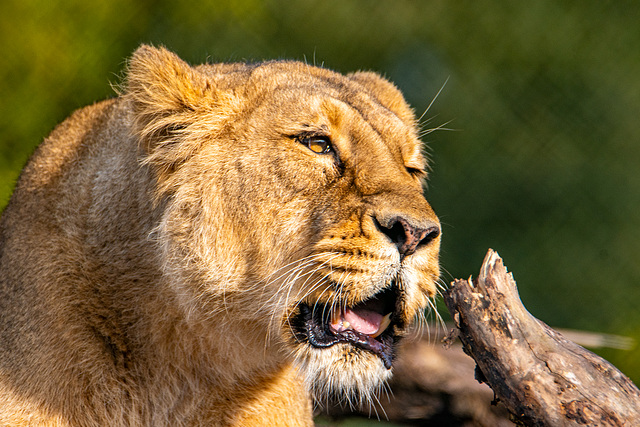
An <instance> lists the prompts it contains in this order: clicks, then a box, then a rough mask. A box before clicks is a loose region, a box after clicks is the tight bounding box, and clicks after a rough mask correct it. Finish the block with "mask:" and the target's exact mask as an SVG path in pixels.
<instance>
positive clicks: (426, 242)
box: [0, 46, 440, 426]
mask: <svg viewBox="0 0 640 427" xmlns="http://www.w3.org/2000/svg"><path fill="white" fill-rule="evenodd" d="M420 149H421V144H420V142H419V140H418V136H417V130H416V120H415V118H414V115H413V113H412V111H411V110H410V108H409V107H408V106H407V104H406V103H405V101H404V100H403V98H402V96H401V94H400V93H399V91H398V90H397V89H396V88H395V87H394V86H393V85H392V84H391V83H389V82H388V81H386V80H384V79H382V78H381V77H379V76H377V75H375V74H373V73H368V72H360V73H355V74H351V75H348V76H343V75H340V74H337V73H335V72H332V71H328V70H326V69H322V68H316V67H313V66H309V65H307V64H304V63H299V62H287V61H275V62H265V63H261V64H214V65H202V66H198V67H191V66H189V65H187V64H186V63H185V62H183V61H182V60H180V59H179V58H178V57H177V56H175V55H174V54H173V53H170V52H169V51H167V50H165V49H163V48H160V49H158V48H154V47H149V46H142V47H140V48H139V49H138V50H137V51H136V52H135V53H134V55H133V57H132V59H131V60H130V62H129V64H128V69H127V75H126V79H125V82H124V84H123V87H122V89H121V93H120V95H119V96H118V97H117V98H115V99H111V100H107V101H104V102H100V103H97V104H95V105H92V106H89V107H86V108H83V109H81V110H79V111H77V112H75V113H74V114H73V115H72V116H71V117H70V118H68V119H67V120H66V121H65V122H63V123H62V124H61V125H59V126H58V127H57V128H56V129H55V130H54V131H53V133H52V134H51V135H50V136H49V137H48V138H47V139H46V140H45V141H44V143H43V144H42V145H41V146H40V147H39V148H38V150H37V151H36V152H35V154H34V155H33V157H32V158H31V160H30V161H29V163H28V164H27V166H26V167H25V169H24V171H23V172H22V175H21V176H20V179H19V181H18V183H17V186H16V189H15V192H14V194H13V197H12V198H11V201H10V202H9V205H8V207H7V208H6V210H5V212H4V214H3V217H2V220H1V222H0V248H1V249H0V251H1V255H0V280H1V282H0V313H1V314H0V423H1V424H2V425H11V426H21V425H24V426H26V425H28V426H140V425H145V426H179V425H193V426H204V425H265V426H267V425H269V426H272V425H310V424H312V423H313V421H312V405H311V399H310V397H309V394H310V393H309V392H310V391H311V392H315V393H316V394H318V395H319V397H320V398H322V399H324V397H325V396H328V395H332V396H335V397H337V398H338V399H343V401H346V400H350V401H352V402H355V401H359V400H366V399H367V398H368V397H369V395H370V393H371V392H373V391H375V390H376V389H377V388H379V387H380V386H381V385H383V384H384V382H385V381H386V380H387V379H388V378H389V377H390V375H391V368H392V366H393V360H394V355H395V348H396V345H397V343H398V340H399V339H400V338H401V337H402V336H403V334H404V333H405V331H406V330H407V328H408V327H409V326H410V325H411V324H412V323H413V322H414V321H415V319H416V318H418V317H420V316H421V315H422V313H423V310H424V309H425V307H427V305H428V304H429V303H430V300H429V298H431V297H432V296H433V295H434V294H435V291H436V280H437V278H438V273H439V268H438V248H439V242H440V226H439V222H438V219H437V218H436V216H435V214H434V213H433V211H432V209H431V207H430V206H429V204H428V203H427V202H426V200H425V199H424V197H423V187H422V186H423V180H424V178H425V159H424V157H423V156H422V155H421V150H420Z"/></svg>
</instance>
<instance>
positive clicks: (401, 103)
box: [348, 71, 416, 127]
mask: <svg viewBox="0 0 640 427" xmlns="http://www.w3.org/2000/svg"><path fill="white" fill-rule="evenodd" d="M348 77H350V78H351V79H352V80H355V81H356V82H358V83H360V84H361V85H362V86H364V87H365V88H366V89H368V90H369V92H370V93H371V95H373V96H374V97H375V98H376V99H378V101H379V102H380V104H382V105H383V106H385V107H386V108H388V109H389V110H391V111H392V112H394V113H395V114H396V115H397V116H398V117H399V118H400V120H402V121H403V122H404V123H405V124H406V125H407V126H409V127H415V125H416V116H415V114H414V113H413V110H412V109H411V107H409V104H407V102H406V101H405V99H404V97H403V96H402V93H401V92H400V90H398V88H397V87H396V86H395V85H394V84H393V83H391V82H390V81H389V80H387V79H385V78H383V77H381V76H380V75H378V74H376V73H373V72H371V71H358V72H356V73H351V74H349V75H348Z"/></svg>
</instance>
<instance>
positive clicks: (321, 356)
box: [295, 343, 391, 407]
mask: <svg viewBox="0 0 640 427" xmlns="http://www.w3.org/2000/svg"><path fill="white" fill-rule="evenodd" d="M295 359H296V362H297V365H298V367H299V370H300V372H301V373H302V375H303V376H304V377H305V382H306V384H307V387H308V388H309V390H310V392H311V393H312V394H313V396H314V398H315V399H316V401H318V402H319V403H324V402H327V401H329V400H331V401H335V402H337V403H339V404H341V405H349V406H351V407H362V406H365V405H368V404H372V403H373V402H374V401H375V400H376V398H375V397H374V395H375V394H377V393H378V392H379V391H380V390H381V389H382V387H384V385H385V384H386V382H387V381H388V380H389V379H390V378H391V370H389V369H386V368H385V367H384V364H383V362H382V360H380V358H379V357H377V356H375V355H374V354H371V353H370V352H368V351H365V350H362V349H358V348H355V347H353V346H351V345H350V344H345V343H340V344H335V345H333V346H331V347H329V348H324V349H321V348H314V347H311V346H310V345H308V344H303V345H300V347H299V348H298V349H297V350H296V352H295Z"/></svg>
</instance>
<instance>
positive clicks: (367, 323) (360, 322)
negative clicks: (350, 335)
mask: <svg viewBox="0 0 640 427" xmlns="http://www.w3.org/2000/svg"><path fill="white" fill-rule="evenodd" d="M344 320H346V321H347V322H349V324H350V325H351V329H353V330H354V331H357V332H360V333H361V334H367V335H373V334H375V333H376V332H378V329H380V322H381V321H382V314H380V313H377V312H375V311H370V310H365V309H363V308H361V309H356V310H352V309H350V308H347V309H346V310H345V312H344Z"/></svg>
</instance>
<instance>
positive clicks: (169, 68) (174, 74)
mask: <svg viewBox="0 0 640 427" xmlns="http://www.w3.org/2000/svg"><path fill="white" fill-rule="evenodd" d="M124 97H126V98H128V99H129V101H130V102H131V107H132V109H133V116H134V123H133V125H134V133H136V134H137V135H138V136H139V138H140V142H141V144H142V146H143V148H144V149H146V151H147V153H149V154H151V153H152V152H153V151H154V150H155V149H156V148H158V146H162V145H167V144H170V143H172V142H175V136H176V134H178V133H180V131H181V130H184V129H186V128H187V127H189V125H191V124H192V123H195V122H197V120H198V116H199V112H201V110H202V109H203V108H202V107H203V106H207V105H211V104H213V103H215V100H216V98H217V96H216V94H215V89H214V88H213V87H212V85H211V83H210V82H209V80H208V79H207V78H206V76H204V75H203V74H201V73H199V72H198V71H196V70H195V69H194V68H192V67H191V66H189V64H187V63H186V62H184V61H183V60H181V59H180V58H179V57H178V56H177V55H175V54H174V53H172V52H169V51H168V50H167V49H165V48H162V47H161V48H155V47H152V46H148V45H142V46H140V47H139V48H138V49H137V50H136V51H135V52H134V54H133V56H132V57H131V59H130V61H129V64H128V68H127V76H126V89H125V93H124ZM167 154H169V153H167ZM167 160H169V159H167ZM176 160H177V159H176Z"/></svg>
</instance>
